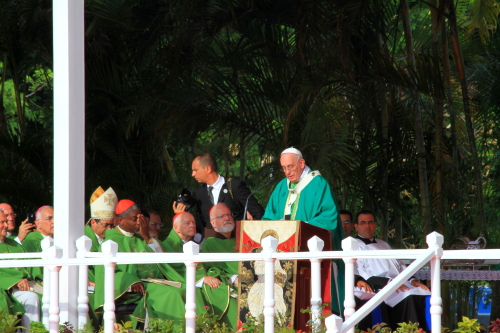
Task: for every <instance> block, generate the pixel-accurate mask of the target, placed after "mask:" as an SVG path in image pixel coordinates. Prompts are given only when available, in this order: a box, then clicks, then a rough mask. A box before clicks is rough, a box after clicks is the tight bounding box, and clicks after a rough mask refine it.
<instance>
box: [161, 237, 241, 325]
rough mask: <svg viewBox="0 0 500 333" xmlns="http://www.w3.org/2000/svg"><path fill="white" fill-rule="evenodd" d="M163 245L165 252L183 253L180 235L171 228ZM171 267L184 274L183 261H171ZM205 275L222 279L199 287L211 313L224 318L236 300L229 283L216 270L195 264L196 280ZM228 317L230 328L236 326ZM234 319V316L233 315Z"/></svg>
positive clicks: (184, 266)
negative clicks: (216, 286)
mask: <svg viewBox="0 0 500 333" xmlns="http://www.w3.org/2000/svg"><path fill="white" fill-rule="evenodd" d="M163 246H164V247H165V252H174V253H183V252H184V250H183V246H184V242H183V241H182V239H181V238H180V236H179V235H178V234H177V233H176V232H175V230H174V229H172V230H171V231H170V233H169V235H168V237H167V238H166V239H165V240H164V241H163ZM170 266H172V267H173V268H175V269H176V270H177V272H179V274H181V275H183V276H186V265H185V264H183V263H175V264H174V263H172V264H170ZM205 276H212V277H217V278H219V280H221V281H222V284H221V285H220V286H219V287H218V288H216V289H212V288H210V287H209V286H208V285H207V284H205V283H203V286H202V288H201V290H202V292H203V293H202V294H203V298H204V301H205V303H206V304H207V305H210V309H211V311H212V313H214V314H215V315H216V316H217V317H218V319H219V320H220V319H222V320H224V318H223V317H224V315H225V314H226V313H227V312H228V309H229V307H230V303H233V301H231V300H234V302H236V300H235V299H232V298H231V296H230V294H231V291H230V290H231V287H230V285H229V282H228V281H227V280H226V279H223V278H222V279H221V278H220V276H218V274H217V272H213V271H210V272H207V271H206V270H205V268H204V267H203V265H200V264H199V265H197V266H196V281H199V280H200V279H202V278H203V277H205ZM231 307H237V304H236V303H235V304H231ZM230 319H232V318H229V319H228V320H227V321H226V323H227V324H228V325H230V327H231V328H236V322H235V320H234V321H231V320H230ZM234 319H236V317H234Z"/></svg>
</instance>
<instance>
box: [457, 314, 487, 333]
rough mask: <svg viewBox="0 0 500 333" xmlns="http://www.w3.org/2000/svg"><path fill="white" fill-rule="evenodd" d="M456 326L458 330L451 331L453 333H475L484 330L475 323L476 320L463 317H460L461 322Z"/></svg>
mask: <svg viewBox="0 0 500 333" xmlns="http://www.w3.org/2000/svg"><path fill="white" fill-rule="evenodd" d="M457 325H458V328H457V329H455V330H453V332H455V333H475V332H481V331H485V330H486V329H485V328H484V327H482V326H481V325H480V324H479V323H478V322H477V319H469V318H467V317H465V316H463V317H462V321H461V322H459V323H458V324H457Z"/></svg>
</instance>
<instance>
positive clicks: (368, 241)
mask: <svg viewBox="0 0 500 333" xmlns="http://www.w3.org/2000/svg"><path fill="white" fill-rule="evenodd" d="M356 238H357V239H360V240H362V241H363V243H365V244H366V245H368V244H376V243H377V241H376V240H375V238H374V239H373V240H370V239H368V238H363V237H361V236H360V235H357V236H356Z"/></svg>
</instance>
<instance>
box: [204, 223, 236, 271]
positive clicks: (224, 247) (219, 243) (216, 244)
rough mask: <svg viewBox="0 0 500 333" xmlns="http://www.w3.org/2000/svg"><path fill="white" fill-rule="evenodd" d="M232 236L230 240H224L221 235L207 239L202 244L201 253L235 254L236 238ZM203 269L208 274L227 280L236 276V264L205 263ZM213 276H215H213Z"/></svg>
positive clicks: (229, 262)
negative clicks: (216, 274) (211, 273)
mask: <svg viewBox="0 0 500 333" xmlns="http://www.w3.org/2000/svg"><path fill="white" fill-rule="evenodd" d="M234 233H235V232H234V231H233V234H232V235H231V238H226V237H224V236H223V235H221V234H219V233H218V234H217V237H209V238H207V239H206V240H205V242H203V246H202V247H201V252H205V253H236V252H238V251H236V250H235V249H234V248H235V247H236V237H235V236H234ZM204 266H205V269H206V270H207V271H208V272H214V273H218V274H219V275H220V276H223V277H225V278H227V279H229V278H231V277H232V276H233V275H238V262H237V261H228V262H207V263H205V264H204ZM214 276H215V275H214Z"/></svg>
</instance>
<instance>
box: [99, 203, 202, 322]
mask: <svg viewBox="0 0 500 333" xmlns="http://www.w3.org/2000/svg"><path fill="white" fill-rule="evenodd" d="M116 216H117V217H118V226H117V227H116V228H115V229H112V230H107V231H106V237H105V239H104V241H105V242H106V241H108V240H112V241H114V242H116V243H117V244H118V252H144V254H145V255H146V256H147V253H154V252H155V250H154V249H153V248H152V247H151V245H152V244H153V240H152V239H151V237H150V236H149V232H148V224H147V223H146V221H145V219H144V218H143V216H142V214H141V210H140V208H139V207H138V206H137V205H136V204H135V203H134V202H133V201H130V200H121V201H120V202H118V205H117V206H116ZM145 279H146V280H147V279H161V280H166V281H157V282H159V283H154V282H148V281H145ZM150 281H151V280H150ZM172 282H173V283H172ZM164 283H167V284H172V285H166V284H164ZM173 285H176V286H173ZM129 290H130V291H132V292H141V293H142V294H144V295H145V297H143V298H142V303H141V302H139V305H138V306H137V308H136V310H135V312H134V314H133V315H134V316H135V317H136V319H138V320H141V319H143V318H144V315H145V313H144V310H145V309H146V308H147V312H148V316H149V318H160V319H167V320H173V321H174V322H175V324H176V331H180V330H182V328H181V327H182V325H183V322H184V313H185V311H186V310H185V295H186V279H185V277H184V276H182V275H180V274H179V273H178V272H177V271H176V270H175V269H174V268H172V267H171V266H170V265H168V264H120V265H116V267H115V300H117V301H120V299H122V298H123V296H126V295H125V294H126V293H127V291H129ZM144 301H145V304H144ZM103 305H104V271H103V266H97V267H96V295H95V306H96V308H99V307H101V306H103ZM196 306H197V307H196V312H197V313H204V312H206V310H205V309H204V306H205V304H204V302H203V298H202V296H201V293H200V292H199V291H197V295H196Z"/></svg>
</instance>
